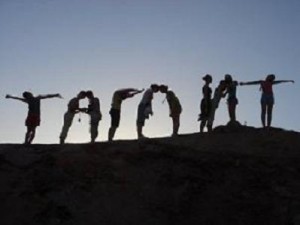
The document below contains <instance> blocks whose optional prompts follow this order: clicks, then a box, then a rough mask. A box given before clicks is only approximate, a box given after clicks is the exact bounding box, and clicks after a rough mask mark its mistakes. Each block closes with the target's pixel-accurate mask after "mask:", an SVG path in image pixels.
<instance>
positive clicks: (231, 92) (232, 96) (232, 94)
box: [224, 74, 238, 121]
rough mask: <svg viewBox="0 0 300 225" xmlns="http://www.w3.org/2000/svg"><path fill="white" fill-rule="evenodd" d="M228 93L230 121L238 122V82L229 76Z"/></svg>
mask: <svg viewBox="0 0 300 225" xmlns="http://www.w3.org/2000/svg"><path fill="white" fill-rule="evenodd" d="M224 80H225V83H226V92H225V95H226V94H227V104H228V114H229V119H230V121H236V106H237V104H238V99H237V97H236V89H237V86H238V82H237V81H234V80H233V79H232V76H231V75H229V74H226V75H225V79H224Z"/></svg>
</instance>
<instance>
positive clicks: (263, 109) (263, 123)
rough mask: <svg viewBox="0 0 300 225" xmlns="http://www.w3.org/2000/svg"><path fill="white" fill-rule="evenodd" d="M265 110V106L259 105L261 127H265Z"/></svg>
mask: <svg viewBox="0 0 300 225" xmlns="http://www.w3.org/2000/svg"><path fill="white" fill-rule="evenodd" d="M266 110H267V105H266V104H261V123H262V125H263V127H266Z"/></svg>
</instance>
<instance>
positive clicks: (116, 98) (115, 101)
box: [111, 91, 123, 110]
mask: <svg viewBox="0 0 300 225" xmlns="http://www.w3.org/2000/svg"><path fill="white" fill-rule="evenodd" d="M122 101H123V98H122V95H121V93H120V92H119V91H116V92H115V93H114V94H113V97H112V103H111V108H113V109H117V110H121V104H122Z"/></svg>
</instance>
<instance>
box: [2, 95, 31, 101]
mask: <svg viewBox="0 0 300 225" xmlns="http://www.w3.org/2000/svg"><path fill="white" fill-rule="evenodd" d="M5 98H7V99H9V98H10V99H14V100H19V101H21V102H27V101H26V99H24V98H19V97H15V96H12V95H6V96H5Z"/></svg>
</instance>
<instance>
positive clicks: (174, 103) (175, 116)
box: [159, 85, 182, 137]
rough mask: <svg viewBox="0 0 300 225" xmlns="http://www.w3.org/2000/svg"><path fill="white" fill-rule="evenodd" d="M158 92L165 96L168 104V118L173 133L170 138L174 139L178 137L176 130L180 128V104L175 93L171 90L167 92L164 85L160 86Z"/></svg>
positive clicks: (167, 89)
mask: <svg viewBox="0 0 300 225" xmlns="http://www.w3.org/2000/svg"><path fill="white" fill-rule="evenodd" d="M159 90H160V92H161V93H164V94H166V99H167V101H168V104H169V109H170V114H169V115H170V117H171V118H172V121H173V133H172V136H173V137H175V136H177V135H178V130H179V126H180V114H181V112H182V107H181V104H180V101H179V99H178V97H177V96H176V95H175V93H174V92H173V91H171V90H169V87H168V86H166V85H160V86H159Z"/></svg>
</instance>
